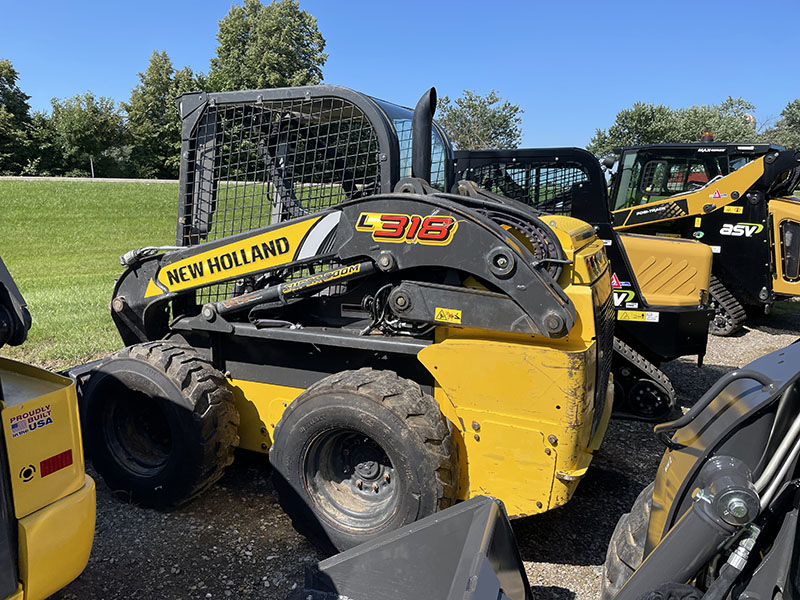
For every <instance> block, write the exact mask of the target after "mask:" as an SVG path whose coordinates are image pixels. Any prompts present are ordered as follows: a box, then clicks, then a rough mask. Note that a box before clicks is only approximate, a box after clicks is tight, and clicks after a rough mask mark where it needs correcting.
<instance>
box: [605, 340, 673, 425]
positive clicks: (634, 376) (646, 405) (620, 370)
mask: <svg viewBox="0 0 800 600" xmlns="http://www.w3.org/2000/svg"><path fill="white" fill-rule="evenodd" d="M612 372H613V373H614V416H615V417H617V418H622V419H635V420H641V421H655V422H657V421H664V420H666V419H668V418H670V416H671V415H672V413H673V412H674V411H675V410H676V403H675V389H674V388H673V387H672V383H670V380H669V377H667V376H666V374H664V372H663V371H661V369H659V368H658V367H657V366H656V365H654V364H653V363H651V362H650V361H649V360H647V359H646V358H645V357H644V356H642V355H641V354H639V353H638V352H636V350H634V349H633V348H631V347H630V346H629V345H628V344H626V343H625V342H623V341H622V340H620V339H619V338H616V337H615V338H614V359H613V362H612Z"/></svg>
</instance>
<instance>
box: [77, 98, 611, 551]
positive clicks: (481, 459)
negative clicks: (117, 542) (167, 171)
mask: <svg viewBox="0 0 800 600" xmlns="http://www.w3.org/2000/svg"><path fill="white" fill-rule="evenodd" d="M180 103H181V107H182V109H181V110H182V114H183V115H184V125H183V127H184V129H183V131H184V134H183V135H184V140H185V141H184V143H185V145H186V152H185V153H182V162H181V178H182V181H184V184H182V188H181V189H182V190H184V192H182V193H181V196H180V200H179V201H180V204H179V220H178V229H179V233H178V235H179V238H180V244H181V245H182V247H181V248H179V249H175V248H171V249H169V248H167V249H164V248H161V249H159V248H142V249H139V250H135V251H132V252H130V253H128V254H127V255H126V256H125V257H124V259H123V262H124V264H125V266H126V269H125V271H124V273H123V274H122V275H121V276H120V278H119V279H118V281H117V284H116V286H115V288H114V295H113V298H112V300H111V310H112V318H113V319H114V323H115V325H116V327H117V329H118V331H119V333H120V335H121V337H122V339H123V341H124V343H125V344H126V346H127V347H126V348H125V349H123V350H121V351H120V352H118V353H117V354H115V355H114V356H112V357H110V358H109V359H107V360H105V361H104V362H103V363H102V364H100V365H98V366H97V368H95V369H94V370H92V371H91V372H89V373H86V375H87V379H86V380H85V381H84V380H83V379H82V385H83V387H82V390H83V394H82V400H83V402H85V412H84V419H85V423H86V429H85V431H86V434H87V444H88V446H89V448H91V450H90V452H91V455H92V461H93V464H94V467H95V468H96V469H97V471H98V473H100V474H101V475H102V477H103V478H104V479H105V480H106V482H108V484H109V486H110V487H111V488H112V489H114V490H124V491H125V492H126V493H128V494H130V496H129V497H132V498H133V499H134V500H136V501H138V502H140V503H143V504H147V505H151V506H174V505H177V504H180V503H182V502H186V501H188V500H190V499H192V498H194V497H195V496H197V495H198V494H200V493H202V491H203V490H204V489H206V488H207V487H208V486H210V485H211V484H213V483H214V482H215V481H216V480H217V479H219V477H220V476H221V475H222V472H223V470H224V468H225V467H226V466H227V465H228V464H230V462H231V461H232V460H233V448H234V447H235V446H236V445H238V446H239V447H240V448H244V449H247V450H251V451H255V452H260V453H264V454H269V459H270V463H271V464H272V466H273V478H274V482H275V488H276V490H277V491H278V495H279V498H280V502H281V505H282V506H283V508H284V509H285V510H286V512H287V513H288V514H289V515H290V516H291V517H292V520H293V522H294V524H295V525H296V527H297V528H298V529H299V530H300V531H302V532H303V533H306V534H307V535H308V536H309V537H311V538H312V539H314V540H316V541H318V543H320V544H321V545H324V546H328V547H330V546H334V547H336V548H338V549H342V548H347V547H351V546H354V545H356V544H358V543H361V542H363V541H365V540H368V539H371V538H373V537H375V536H377V535H380V534H381V533H383V532H386V531H390V530H393V529H397V528H399V527H403V526H406V525H409V524H411V523H413V522H415V521H417V520H419V519H421V518H423V517H425V516H427V515H430V514H433V513H435V512H437V511H438V510H441V509H444V508H447V507H448V506H451V505H452V504H454V503H456V502H458V501H460V500H464V499H467V498H470V497H473V496H475V495H478V494H493V495H495V496H497V497H499V498H500V499H502V501H503V502H504V503H505V505H506V507H507V508H508V511H509V513H510V514H511V515H512V516H523V515H530V514H534V513H539V512H543V511H546V510H548V509H552V508H555V507H557V506H561V505H562V504H564V503H565V502H567V501H568V500H569V498H570V496H571V494H572V492H573V491H574V489H575V487H576V486H577V484H578V481H579V480H580V479H581V478H582V477H583V475H584V474H585V473H586V469H587V467H588V465H589V462H590V460H591V458H592V453H593V451H594V450H595V449H596V448H597V446H598V445H599V443H600V441H601V439H602V437H603V433H604V432H605V429H606V426H607V423H608V419H609V415H610V413H611V393H610V391H611V390H612V388H613V383H612V380H611V377H610V370H611V360H612V355H613V345H614V302H613V296H612V291H611V274H610V272H609V268H608V260H607V258H606V254H605V251H604V245H603V241H602V240H601V239H599V238H598V237H597V235H596V234H595V231H594V229H593V228H592V227H591V226H590V225H588V224H586V223H584V222H582V221H579V220H578V219H574V218H571V217H567V216H553V215H546V214H544V213H542V212H539V211H536V210H534V209H532V208H531V207H529V206H526V205H524V204H521V203H519V202H517V201H515V200H512V199H509V198H504V197H502V196H496V195H494V194H491V193H489V192H486V191H481V190H479V189H476V190H474V192H475V193H474V195H471V196H468V195H464V194H449V193H444V192H442V191H441V190H443V189H451V186H448V185H446V184H447V179H448V177H449V175H447V173H448V172H449V169H448V168H447V167H446V163H447V161H446V160H445V157H444V155H443V152H444V150H443V149H444V148H446V145H445V144H444V141H443V140H444V138H443V137H442V136H441V135H440V133H439V131H438V127H437V126H436V124H435V123H433V121H432V115H433V107H434V106H435V93H434V91H433V90H430V91H429V92H428V93H427V94H425V95H424V96H423V98H422V99H421V100H420V103H419V104H418V105H417V109H416V110H415V111H414V112H413V113H412V112H411V111H410V110H408V109H405V108H402V107H399V106H395V105H391V104H388V103H385V102H381V101H378V100H375V99H373V98H370V97H368V96H364V95H362V94H358V93H356V92H353V91H352V90H347V89H344V88H337V87H334V86H314V87H311V88H288V89H282V90H258V91H253V92H230V93H227V92H223V93H220V94H213V95H210V96H207V95H206V94H188V95H184V96H183V97H182V98H181V99H180ZM400 139H403V140H404V141H403V143H402V144H401V143H400V142H399V140H400ZM426 144H427V147H426ZM401 148H404V149H405V153H404V152H401ZM437 149H438V150H437ZM248 153H250V154H249V155H248ZM245 155H248V156H250V158H249V159H248V160H247V162H246V164H245V163H244V162H241V160H242V158H243V157H244V156H245ZM432 165H435V167H433V166H432ZM409 174H411V175H413V177H405V176H406V175H409ZM164 250H166V252H162V251H164Z"/></svg>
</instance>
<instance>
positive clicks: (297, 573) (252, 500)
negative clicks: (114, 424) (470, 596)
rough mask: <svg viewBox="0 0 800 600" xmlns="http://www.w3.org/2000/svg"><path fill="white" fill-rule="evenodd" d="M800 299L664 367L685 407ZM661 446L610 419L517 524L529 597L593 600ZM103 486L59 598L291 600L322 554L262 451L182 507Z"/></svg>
mask: <svg viewBox="0 0 800 600" xmlns="http://www.w3.org/2000/svg"><path fill="white" fill-rule="evenodd" d="M798 333H800V305H798V304H794V303H783V304H781V305H778V306H777V308H776V310H775V311H774V312H773V314H772V315H770V316H769V317H763V318H758V319H757V320H756V321H755V322H754V324H753V327H752V328H749V329H748V330H746V331H745V332H743V333H741V334H740V335H739V336H737V337H734V338H711V339H710V342H709V351H708V354H707V355H706V359H705V366H704V367H703V368H702V369H698V368H697V366H696V364H695V362H693V361H690V360H678V361H674V362H673V363H670V364H668V365H666V366H665V367H664V370H665V371H666V372H667V374H668V375H669V376H670V378H671V379H672V382H673V385H674V386H675V389H676V391H677V392H678V396H679V399H680V402H681V405H682V406H683V407H684V408H686V407H689V406H691V405H692V403H693V402H695V401H696V400H697V399H698V398H699V397H700V396H701V395H702V393H703V392H704V391H705V390H707V389H708V388H709V387H710V386H711V384H712V383H713V382H714V381H716V380H717V378H719V377H720V376H721V375H722V374H724V373H726V372H728V371H730V370H732V369H734V368H736V367H740V366H742V365H744V364H746V363H748V362H750V361H751V360H754V359H755V358H758V357H759V356H761V355H762V354H765V353H768V352H771V351H773V350H776V349H778V348H781V347H783V346H786V345H787V344H789V343H791V342H793V341H794V340H795V339H796V338H797V336H798ZM662 451H663V447H662V446H661V445H660V444H659V443H658V442H657V441H656V439H655V437H654V436H653V434H652V427H651V426H649V425H646V424H643V423H635V422H623V421H613V422H612V424H611V427H610V428H609V433H608V435H607V437H606V441H605V442H604V445H603V447H602V448H601V450H600V452H599V453H598V456H597V458H596V459H595V461H594V463H593V464H592V468H591V469H590V470H589V474H588V475H587V477H586V479H585V480H584V481H583V482H582V483H581V485H580V486H579V487H578V490H577V492H576V494H575V497H574V498H573V500H572V501H571V502H570V503H569V504H567V505H566V506H565V507H563V508H560V509H557V510H554V511H551V512H549V513H545V514H543V515H538V516H535V517H528V518H526V519H520V520H517V521H514V530H515V532H516V536H517V541H518V542H519V544H520V549H521V552H522V557H523V559H524V561H525V567H526V570H527V573H528V577H529V579H530V582H531V586H532V589H533V593H534V597H535V598H537V599H539V598H541V599H553V600H562V599H563V600H572V599H578V600H583V599H590V598H596V597H597V596H598V591H599V586H600V570H601V565H602V563H603V560H604V558H605V550H606V545H607V543H608V539H609V538H610V537H611V532H612V531H613V529H614V526H615V524H616V522H617V520H618V519H619V517H620V515H621V514H623V513H624V512H626V511H627V510H628V509H629V508H630V506H631V504H633V501H634V499H635V498H636V495H637V494H638V492H639V491H640V490H641V488H643V487H644V486H645V485H647V483H648V482H649V481H650V480H651V479H652V478H653V475H654V472H655V469H656V466H657V464H658V461H659V459H660V457H661V454H662ZM88 470H89V473H90V474H91V475H92V476H94V477H95V480H96V481H97V482H98V485H97V530H96V533H95V541H94V548H93V550H92V556H91V558H90V559H89V565H88V566H87V567H86V570H85V571H84V573H83V574H82V575H81V576H80V577H79V578H78V579H77V580H76V581H75V582H73V583H72V584H70V585H69V586H68V587H67V588H65V589H64V590H62V591H61V592H59V593H58V594H56V595H55V596H54V598H58V599H64V600H65V599H78V598H80V599H81V600H91V599H103V600H106V599H107V600H112V599H123V598H137V599H142V598H170V599H172V598H175V599H178V598H182V599H189V598H228V597H231V598H264V599H267V600H273V599H274V600H284V599H285V598H286V596H287V595H288V593H289V592H290V591H291V590H292V589H293V586H302V580H303V568H304V566H305V565H307V564H310V563H312V562H314V561H316V560H319V559H320V558H322V557H321V556H320V555H319V554H318V553H317V552H316V551H315V550H314V548H313V547H312V546H311V545H309V544H308V543H307V542H306V541H305V540H304V538H302V537H301V536H300V535H298V534H297V533H296V532H295V531H294V529H292V526H291V523H290V521H289V519H288V517H286V515H284V514H283V512H281V510H280V507H279V506H278V503H277V498H276V495H275V492H274V490H273V488H272V484H271V482H270V478H269V463H268V461H267V459H266V457H261V456H256V455H251V454H248V453H244V452H243V453H241V454H240V455H239V456H238V457H237V460H236V462H235V463H234V465H233V466H232V467H231V468H230V469H229V470H228V472H227V473H226V475H225V476H224V477H223V479H222V480H221V481H220V482H219V483H218V484H217V485H216V486H215V487H214V488H213V489H211V490H210V491H209V492H207V493H206V494H204V495H203V496H202V497H201V498H199V499H198V500H196V501H194V502H192V503H191V504H190V505H189V506H186V507H184V508H182V509H180V510H177V511H173V512H158V511H153V510H145V509H141V508H139V507H137V506H135V505H132V504H128V503H125V502H124V501H122V500H120V499H119V498H117V497H115V496H112V494H111V493H110V491H109V489H108V488H107V487H106V486H105V484H104V483H103V482H102V480H99V478H98V477H97V476H96V474H95V473H94V472H93V471H92V469H91V465H90V466H89V468H88Z"/></svg>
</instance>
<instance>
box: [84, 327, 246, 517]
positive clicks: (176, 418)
mask: <svg viewBox="0 0 800 600" xmlns="http://www.w3.org/2000/svg"><path fill="white" fill-rule="evenodd" d="M83 398H84V406H85V409H86V414H85V415H84V420H85V427H84V435H85V437H86V445H87V450H88V453H89V456H90V458H91V460H92V463H93V464H94V467H95V469H97V472H98V473H99V474H100V475H101V476H102V477H103V479H104V480H105V482H106V483H107V484H108V486H109V487H110V488H111V490H112V491H114V492H118V493H121V494H123V495H125V496H127V497H129V498H131V499H133V500H134V501H135V502H137V503H139V504H141V505H143V506H151V507H157V508H167V507H173V506H177V505H180V504H183V503H185V502H188V501H189V500H191V499H193V498H195V497H196V496H198V495H199V494H200V493H202V492H203V491H204V490H205V489H207V488H208V487H210V486H211V485H212V484H213V483H214V482H215V481H217V480H218V479H219V478H220V477H222V474H223V472H224V470H225V467H227V466H228V465H229V464H231V463H232V462H233V451H234V449H235V447H236V446H238V445H239V436H238V433H237V431H238V426H239V413H238V412H237V410H236V407H235V405H234V402H233V395H232V394H231V392H230V390H229V389H228V388H227V385H226V382H225V378H224V376H223V375H222V374H221V373H220V372H219V371H217V370H216V369H215V368H214V367H213V366H212V365H211V364H210V363H209V362H207V361H205V360H204V359H202V358H201V357H200V356H199V355H198V354H197V352H196V351H195V350H194V349H192V348H191V347H189V346H182V345H177V344H173V343H170V342H149V343H145V344H137V345H135V346H129V347H128V348H125V349H123V350H120V351H119V352H117V353H116V354H114V355H113V356H111V357H110V358H109V359H108V360H107V361H105V362H104V363H102V364H101V365H100V366H99V367H98V368H97V370H96V371H95V372H94V373H93V374H92V376H91V377H90V378H89V381H88V382H87V384H86V386H85V387H84V389H83Z"/></svg>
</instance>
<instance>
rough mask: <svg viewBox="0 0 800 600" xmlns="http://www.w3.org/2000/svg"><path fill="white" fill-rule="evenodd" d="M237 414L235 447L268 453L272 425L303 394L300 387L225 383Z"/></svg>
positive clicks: (251, 382) (230, 381)
mask: <svg viewBox="0 0 800 600" xmlns="http://www.w3.org/2000/svg"><path fill="white" fill-rule="evenodd" d="M228 387H230V388H231V391H233V398H234V401H235V402H236V409H237V410H238V411H239V417H240V424H239V447H240V448H244V449H245V450H253V451H255V452H264V453H267V452H269V448H270V446H272V434H273V432H274V431H275V425H277V424H278V421H280V420H281V415H283V411H284V410H286V407H287V406H289V404H290V403H291V402H292V400H294V399H295V398H297V397H298V396H299V395H300V394H302V393H303V391H304V389H303V388H296V387H288V386H283V385H273V384H271V383H259V382H257V381H246V380H243V379H230V380H228Z"/></svg>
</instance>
